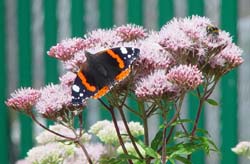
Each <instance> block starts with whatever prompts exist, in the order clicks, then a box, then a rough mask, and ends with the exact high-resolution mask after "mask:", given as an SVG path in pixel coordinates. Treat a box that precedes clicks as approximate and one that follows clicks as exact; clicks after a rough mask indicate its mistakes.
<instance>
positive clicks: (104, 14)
mask: <svg viewBox="0 0 250 164" xmlns="http://www.w3.org/2000/svg"><path fill="white" fill-rule="evenodd" d="M98 7H99V27H100V28H111V27H112V26H113V25H114V0H99V6H98Z"/></svg>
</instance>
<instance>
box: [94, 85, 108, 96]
mask: <svg viewBox="0 0 250 164" xmlns="http://www.w3.org/2000/svg"><path fill="white" fill-rule="evenodd" d="M108 91H109V87H108V86H104V87H102V88H101V89H100V90H99V91H98V92H97V93H96V94H95V95H94V96H93V97H92V98H94V99H98V98H100V97H102V96H104V95H105V94H106V93H107V92H108Z"/></svg>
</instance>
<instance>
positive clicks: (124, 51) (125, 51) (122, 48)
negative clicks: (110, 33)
mask: <svg viewBox="0 0 250 164" xmlns="http://www.w3.org/2000/svg"><path fill="white" fill-rule="evenodd" d="M120 50H121V52H122V53H123V54H127V53H128V51H127V49H126V48H125V47H121V48H120Z"/></svg>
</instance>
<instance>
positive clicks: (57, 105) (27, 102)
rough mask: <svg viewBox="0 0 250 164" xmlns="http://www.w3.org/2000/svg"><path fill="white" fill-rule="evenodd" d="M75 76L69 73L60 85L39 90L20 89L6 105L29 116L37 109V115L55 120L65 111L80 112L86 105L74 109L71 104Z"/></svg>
mask: <svg viewBox="0 0 250 164" xmlns="http://www.w3.org/2000/svg"><path fill="white" fill-rule="evenodd" d="M75 76H76V75H75V74H74V73H72V72H68V73H66V74H65V75H63V76H62V77H61V78H60V81H61V83H60V84H56V85H54V84H50V85H47V86H46V87H44V88H42V89H39V90H36V89H32V88H22V89H18V90H17V91H15V92H14V93H12V94H11V98H9V99H8V100H7V101H6V105H7V106H8V107H10V108H13V109H15V110H18V111H23V112H25V113H27V114H30V113H29V112H31V109H32V108H33V107H35V111H36V112H37V113H39V114H41V115H42V116H44V117H46V118H49V119H55V117H57V116H59V115H61V114H62V112H61V111H63V110H70V111H75V110H79V108H81V107H83V106H85V105H86V104H82V106H81V107H74V106H72V104H71V86H72V84H73V81H74V79H75Z"/></svg>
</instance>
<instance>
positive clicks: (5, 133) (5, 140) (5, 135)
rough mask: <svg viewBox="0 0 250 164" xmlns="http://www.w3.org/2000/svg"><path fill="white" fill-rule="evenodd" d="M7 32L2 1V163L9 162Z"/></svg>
mask: <svg viewBox="0 0 250 164" xmlns="http://www.w3.org/2000/svg"><path fill="white" fill-rule="evenodd" d="M5 43H6V30H5V1H4V0H2V1H0V75H1V77H2V79H1V80H0V116H1V119H0V129H1V137H0V145H1V147H0V161H1V162H2V163H8V162H9V153H10V152H9V151H7V150H10V148H9V145H10V144H9V143H10V142H9V141H10V134H9V127H10V126H9V113H8V109H7V108H6V105H5V104H4V101H5V99H6V93H7V88H8V87H7V85H8V83H7V79H8V78H7V72H6V71H7V69H6V67H7V66H6V48H5V45H6V44H5Z"/></svg>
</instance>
